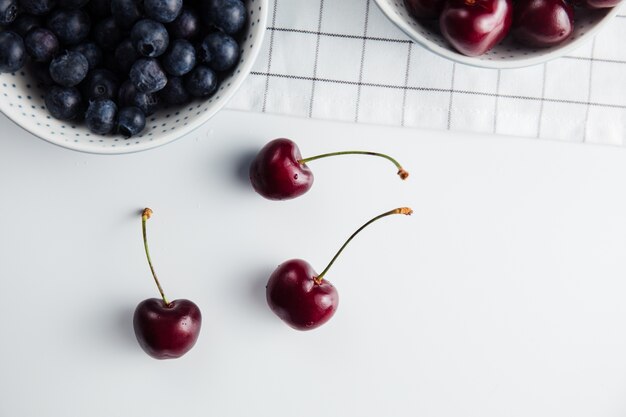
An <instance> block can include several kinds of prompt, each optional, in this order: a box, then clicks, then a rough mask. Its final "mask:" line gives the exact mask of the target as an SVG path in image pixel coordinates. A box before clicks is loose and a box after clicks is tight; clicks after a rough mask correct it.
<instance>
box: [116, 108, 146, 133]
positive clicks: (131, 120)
mask: <svg viewBox="0 0 626 417" xmlns="http://www.w3.org/2000/svg"><path fill="white" fill-rule="evenodd" d="M145 127H146V116H145V115H144V114H143V112H142V111H141V110H140V109H139V108H137V107H124V108H123V109H122V110H120V112H119V115H118V118H117V131H118V132H119V133H120V134H121V135H122V136H124V137H126V138H129V137H131V136H135V135H138V134H139V133H141V131H142V130H143V129H144V128H145Z"/></svg>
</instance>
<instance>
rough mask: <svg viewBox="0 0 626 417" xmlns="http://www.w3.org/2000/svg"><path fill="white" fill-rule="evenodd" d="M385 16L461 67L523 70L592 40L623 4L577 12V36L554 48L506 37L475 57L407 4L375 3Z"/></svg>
mask: <svg viewBox="0 0 626 417" xmlns="http://www.w3.org/2000/svg"><path fill="white" fill-rule="evenodd" d="M375 1H376V3H377V4H378V7H379V8H380V9H381V10H382V12H383V13H384V14H385V15H386V16H387V17H388V18H389V20H391V21H392V22H393V23H394V24H395V25H396V26H398V27H399V28H400V29H401V30H402V31H403V32H405V33H406V34H407V35H408V36H409V37H410V38H411V39H413V40H414V41H415V42H416V43H418V44H420V45H422V46H423V47H425V48H426V49H428V50H430V51H432V52H434V53H436V54H438V55H441V56H442V57H444V58H448V59H450V60H452V61H456V62H459V63H461V64H467V65H472V66H475V67H484V68H496V69H505V68H520V67H527V66H531V65H537V64H541V63H544V62H547V61H549V60H551V59H554V58H558V57H561V56H563V55H566V54H567V53H569V52H571V51H572V50H574V49H576V48H578V47H580V46H582V45H583V44H584V43H585V42H587V41H589V40H591V38H593V36H594V35H595V34H596V33H597V32H598V31H599V30H601V29H602V28H603V27H604V26H605V25H606V24H607V23H609V22H610V20H611V19H613V18H614V17H615V15H617V13H618V9H620V7H621V6H623V4H624V3H626V2H622V3H620V4H619V5H617V6H616V7H614V8H612V9H601V10H585V9H578V8H577V9H576V16H575V21H574V33H573V35H572V36H571V37H570V38H569V39H568V40H567V41H565V42H563V43H561V44H560V45H557V46H553V47H551V48H537V49H533V48H526V47H524V46H520V45H519V44H517V43H516V42H515V41H514V40H513V39H511V37H510V36H507V37H506V38H505V39H504V40H503V41H502V42H501V43H500V44H498V45H497V46H495V47H494V48H493V49H492V50H490V51H488V52H487V53H486V54H484V55H481V56H476V57H470V56H465V55H463V54H461V53H459V52H457V51H456V50H455V49H454V48H453V47H452V46H450V44H449V43H448V42H447V41H446V40H445V38H444V37H443V36H442V35H441V32H440V31H439V26H438V24H437V21H436V20H435V21H432V22H420V21H417V20H415V19H414V18H413V17H411V16H410V15H409V13H408V12H407V10H406V8H405V6H404V0H375Z"/></svg>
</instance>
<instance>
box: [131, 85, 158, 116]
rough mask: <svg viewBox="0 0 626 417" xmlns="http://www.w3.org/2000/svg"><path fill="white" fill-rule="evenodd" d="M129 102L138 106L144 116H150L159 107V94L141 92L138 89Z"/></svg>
mask: <svg viewBox="0 0 626 417" xmlns="http://www.w3.org/2000/svg"><path fill="white" fill-rule="evenodd" d="M131 104H132V105H133V106H135V107H138V108H140V109H141V111H142V112H144V114H145V115H146V116H150V115H153V114H154V113H155V112H156V111H157V110H158V109H159V104H160V102H159V96H157V95H156V94H154V93H142V92H141V91H139V92H137V94H135V97H133V99H132V101H131Z"/></svg>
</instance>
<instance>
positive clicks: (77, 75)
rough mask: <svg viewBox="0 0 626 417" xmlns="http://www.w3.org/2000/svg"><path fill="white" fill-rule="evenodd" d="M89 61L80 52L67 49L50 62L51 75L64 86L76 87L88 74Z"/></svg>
mask: <svg viewBox="0 0 626 417" xmlns="http://www.w3.org/2000/svg"><path fill="white" fill-rule="evenodd" d="M88 71H89V62H88V61H87V58H85V56H84V55H83V54H81V53H80V52H75V51H67V52H66V53H64V54H62V55H59V56H57V57H56V58H54V59H53V60H52V62H51V63H50V76H51V77H52V79H53V80H54V82H55V83H57V84H60V85H62V86H64V87H74V86H75V85H78V83H80V82H81V81H82V80H84V79H85V76H87V72H88Z"/></svg>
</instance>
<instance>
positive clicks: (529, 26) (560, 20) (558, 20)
mask: <svg viewBox="0 0 626 417" xmlns="http://www.w3.org/2000/svg"><path fill="white" fill-rule="evenodd" d="M514 7H515V10H514V13H513V16H514V18H513V28H512V33H513V36H514V37H515V39H516V40H517V41H518V42H520V43H521V44H523V45H526V46H530V47H539V48H544V47H550V46H554V45H558V44H559V43H561V42H563V41H565V40H567V39H568V38H569V37H570V36H571V35H572V33H573V31H574V8H573V7H572V6H571V5H570V4H569V3H568V2H567V1H565V0H517V2H516V3H515V6H514Z"/></svg>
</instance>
